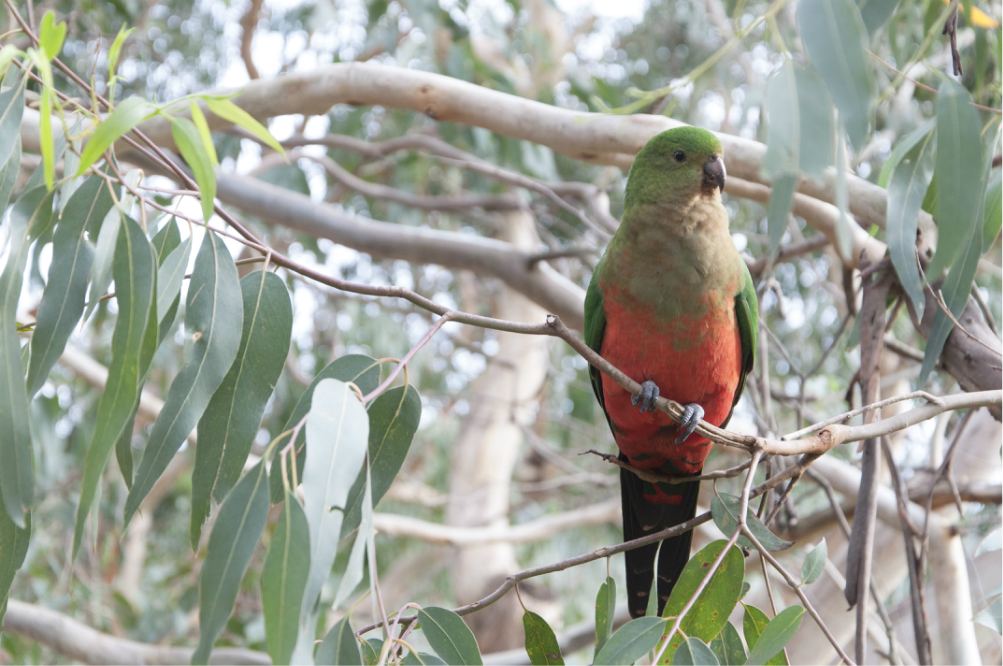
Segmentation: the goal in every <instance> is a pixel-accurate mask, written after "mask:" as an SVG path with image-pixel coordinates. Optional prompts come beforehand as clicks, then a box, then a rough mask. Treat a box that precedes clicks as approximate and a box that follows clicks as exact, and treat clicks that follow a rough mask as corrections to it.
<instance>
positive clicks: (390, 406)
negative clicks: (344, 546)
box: [341, 386, 421, 538]
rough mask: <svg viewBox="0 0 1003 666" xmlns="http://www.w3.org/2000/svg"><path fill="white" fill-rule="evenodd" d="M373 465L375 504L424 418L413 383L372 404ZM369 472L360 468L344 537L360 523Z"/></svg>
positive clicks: (347, 505) (348, 506)
mask: <svg viewBox="0 0 1003 666" xmlns="http://www.w3.org/2000/svg"><path fill="white" fill-rule="evenodd" d="M368 412H369V461H370V462H369V469H370V470H371V472H370V473H371V475H372V479H373V485H372V495H373V501H372V505H373V506H375V505H376V504H378V503H379V501H380V500H381V499H382V498H383V495H385V494H386V492H387V490H388V489H389V488H390V484H391V483H393V480H394V479H395V478H396V477H397V473H398V472H399V471H400V469H401V466H402V465H403V464H404V459H405V458H406V457H407V452H408V450H409V449H410V448H411V442H412V441H413V440H414V433H415V432H416V431H417V430H418V422H419V421H421V398H420V397H419V396H418V391H416V390H415V388H414V387H413V386H408V387H407V390H406V391H405V389H404V387H402V386H399V387H395V388H392V389H389V390H388V391H386V392H385V393H383V394H382V395H380V396H379V397H377V398H376V399H375V400H373V403H372V404H371V405H370V407H369V410H368ZM364 476H365V473H364V472H360V473H359V476H358V478H356V479H355V483H354V484H353V485H352V489H351V490H349V491H348V499H347V500H346V503H345V520H344V522H343V523H342V525H341V538H345V537H346V536H348V535H349V534H351V532H352V530H354V529H355V528H356V527H358V526H359V519H360V516H361V506H362V505H361V499H362V483H363V482H364V481H365V478H364Z"/></svg>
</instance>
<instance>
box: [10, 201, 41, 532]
mask: <svg viewBox="0 0 1003 666" xmlns="http://www.w3.org/2000/svg"><path fill="white" fill-rule="evenodd" d="M53 195H54V192H46V190H45V188H44V187H38V188H34V189H32V190H28V191H25V192H24V193H22V194H21V197H20V198H19V199H18V200H17V201H16V202H15V203H14V207H13V208H12V209H11V211H10V213H9V215H8V221H7V229H6V230H7V233H8V234H9V236H8V238H9V240H8V248H9V249H8V251H7V264H6V265H5V266H4V269H3V273H0V299H2V305H0V433H3V436H2V437H0V497H2V499H3V503H4V506H5V508H6V509H7V515H9V516H10V518H11V520H13V521H14V524H15V525H17V526H18V527H24V526H25V522H24V512H25V511H26V510H27V509H28V508H30V507H31V505H32V502H33V501H34V488H33V485H34V479H33V475H32V468H31V466H32V460H31V458H32V453H31V433H30V426H29V423H28V415H29V412H28V393H27V391H26V390H25V387H24V374H25V372H24V362H23V361H22V360H21V342H20V340H19V339H18V335H17V302H18V299H19V298H20V297H21V286H22V283H23V282H24V269H25V264H26V263H27V261H28V250H29V247H30V246H31V242H32V240H34V239H35V238H38V236H39V235H40V234H41V233H42V232H43V231H44V230H45V229H46V228H48V226H49V224H50V222H51V220H52V198H53Z"/></svg>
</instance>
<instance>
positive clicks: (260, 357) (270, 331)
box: [165, 264, 293, 549]
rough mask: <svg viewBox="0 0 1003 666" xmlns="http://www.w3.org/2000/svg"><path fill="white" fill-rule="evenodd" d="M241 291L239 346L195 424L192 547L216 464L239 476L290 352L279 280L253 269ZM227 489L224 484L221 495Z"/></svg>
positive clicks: (285, 297)
mask: <svg viewBox="0 0 1003 666" xmlns="http://www.w3.org/2000/svg"><path fill="white" fill-rule="evenodd" d="M165 265H166V264H165ZM240 291H241V295H242V299H243V313H244V314H243V316H244V323H243V332H242V333H241V339H240V349H239V350H238V351H237V357H236V359H235V360H234V362H233V365H231V366H230V370H229V372H227V375H226V377H224V378H223V382H222V383H221V384H220V385H219V388H218V389H216V392H215V393H214V394H213V396H212V400H211V401H210V402H209V406H208V407H206V410H205V413H203V414H202V418H201V419H200V420H199V424H198V442H199V445H198V447H197V448H196V449H195V469H194V471H193V472H192V516H191V542H192V548H193V549H198V543H199V538H200V536H201V533H202V523H203V522H204V521H205V519H206V518H207V517H208V516H209V503H210V499H211V497H212V494H213V487H214V486H215V485H216V483H217V476H218V475H219V470H220V467H221V464H222V463H223V462H225V463H226V465H227V468H228V474H227V479H230V478H233V477H234V476H236V475H239V474H240V470H241V469H243V467H244V462H245V461H246V460H247V454H248V453H249V452H250V450H251V444H253V443H254V436H255V435H256V434H257V433H258V427H259V426H260V424H261V415H262V414H264V412H265V405H266V404H267V403H268V399H269V398H270V397H271V395H272V391H273V390H274V389H275V382H276V381H278V378H279V374H280V373H281V372H282V367H283V365H284V364H285V361H286V357H287V356H288V355H289V340H290V337H291V335H292V327H293V310H292V303H291V301H290V300H289V291H288V290H287V289H286V286H285V283H283V281H282V278H280V277H279V276H277V275H275V274H274V273H270V272H268V271H255V272H254V273H250V274H249V275H247V276H245V277H244V279H243V280H241V281H240ZM227 491H229V487H227V488H225V489H223V490H221V494H222V493H225V492H227Z"/></svg>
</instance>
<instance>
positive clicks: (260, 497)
mask: <svg viewBox="0 0 1003 666" xmlns="http://www.w3.org/2000/svg"><path fill="white" fill-rule="evenodd" d="M146 455H149V453H147V454H146ZM146 455H144V456H143V463H145V462H146ZM143 463H140V464H141V465H142V464H143ZM267 519H268V477H267V476H266V474H265V461H264V460H262V461H260V462H259V463H258V464H257V465H255V466H254V467H253V468H252V469H251V470H250V471H249V472H248V473H247V474H245V475H244V478H242V479H241V480H240V481H239V482H238V483H237V485H236V486H234V488H233V490H232V491H231V492H230V494H229V495H227V497H226V499H225V500H224V501H223V505H222V506H221V507H220V509H219V517H218V518H217V519H216V522H215V523H214V524H213V527H212V532H211V533H210V534H209V545H208V546H207V548H206V554H205V562H204V563H203V564H202V573H201V574H200V575H199V643H198V647H196V648H195V652H194V653H193V654H192V663H193V664H207V663H209V653H210V652H211V651H212V646H213V643H215V642H216V637H217V636H219V633H220V632H221V631H223V627H225V626H226V622H227V620H229V619H230V614H231V613H232V612H233V604H234V602H235V601H236V600H237V592H239V591H240V581H241V579H242V578H243V577H244V571H246V570H247V565H248V563H249V562H250V561H251V555H252V554H253V553H254V548H255V546H257V545H258V540H259V539H260V538H261V533H262V532H263V531H264V529H265V521H266V520H267Z"/></svg>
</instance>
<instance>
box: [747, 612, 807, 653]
mask: <svg viewBox="0 0 1003 666" xmlns="http://www.w3.org/2000/svg"><path fill="white" fill-rule="evenodd" d="M803 617H804V608H802V607H801V606H791V607H789V608H785V609H783V610H782V611H780V612H779V613H777V616H776V617H775V618H773V619H772V620H771V621H770V623H769V624H767V625H766V626H765V627H763V628H762V629H761V630H760V632H759V638H757V639H756V645H755V647H753V648H750V650H751V651H750V652H749V658H748V659H747V660H746V661H745V663H746V664H766V663H769V662H770V661H772V658H773V657H775V656H777V655H780V656H781V657H782V656H783V649H784V648H785V647H786V646H787V644H788V643H790V641H791V639H792V638H794V634H796V633H797V630H798V627H800V626H801V619H802V618H803Z"/></svg>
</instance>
